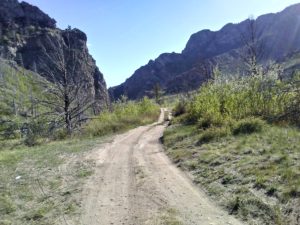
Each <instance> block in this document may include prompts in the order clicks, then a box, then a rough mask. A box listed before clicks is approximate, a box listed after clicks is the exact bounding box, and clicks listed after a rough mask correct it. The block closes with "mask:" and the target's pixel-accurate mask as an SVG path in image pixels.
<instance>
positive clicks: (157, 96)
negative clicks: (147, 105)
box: [152, 83, 164, 104]
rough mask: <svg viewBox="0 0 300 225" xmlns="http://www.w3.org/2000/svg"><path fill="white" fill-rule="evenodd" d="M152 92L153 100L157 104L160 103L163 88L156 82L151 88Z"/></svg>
mask: <svg viewBox="0 0 300 225" xmlns="http://www.w3.org/2000/svg"><path fill="white" fill-rule="evenodd" d="M152 93H153V95H154V98H155V102H156V103H157V104H160V103H161V97H162V95H163V93H164V92H163V90H162V89H161V87H160V85H159V83H156V84H155V85H154V86H153V90H152Z"/></svg>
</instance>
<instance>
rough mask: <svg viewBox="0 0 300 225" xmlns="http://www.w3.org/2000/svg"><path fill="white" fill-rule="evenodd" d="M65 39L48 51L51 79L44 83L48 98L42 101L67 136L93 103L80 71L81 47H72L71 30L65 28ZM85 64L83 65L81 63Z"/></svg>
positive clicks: (48, 66)
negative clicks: (78, 48)
mask: <svg viewBox="0 0 300 225" xmlns="http://www.w3.org/2000/svg"><path fill="white" fill-rule="evenodd" d="M66 32H67V34H66V38H65V40H61V41H58V42H57V43H56V44H57V46H56V50H55V51H52V52H46V51H45V53H44V54H45V57H46V59H47V64H45V65H44V66H45V68H44V69H43V70H44V71H46V72H45V73H44V75H46V77H48V80H50V82H43V86H44V92H45V94H46V96H47V97H46V98H45V99H42V100H39V103H41V104H43V105H45V106H47V107H48V108H49V109H50V111H48V112H47V113H46V114H47V115H49V116H53V117H54V118H55V123H56V124H57V125H58V126H64V127H65V129H66V131H67V133H68V135H71V134H72V132H73V131H74V129H75V128H76V127H77V126H78V124H79V123H80V122H81V121H82V114H83V113H84V112H85V111H87V110H88V109H89V108H90V107H91V106H92V105H93V104H94V101H93V100H92V98H91V96H90V95H89V94H88V93H86V91H85V90H86V84H87V81H86V80H85V79H84V77H83V76H80V75H79V74H77V70H78V67H79V66H80V63H79V58H78V57H77V56H78V54H79V52H78V51H79V50H77V49H75V48H74V46H72V40H71V39H70V32H72V31H71V30H69V29H68V30H66ZM81 66H82V64H81Z"/></svg>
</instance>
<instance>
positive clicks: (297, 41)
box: [109, 4, 300, 99]
mask: <svg viewBox="0 0 300 225" xmlns="http://www.w3.org/2000/svg"><path fill="white" fill-rule="evenodd" d="M299 15H300V4H296V5H292V6H290V7H288V8H286V9H285V10H283V11H282V12H279V13H276V14H266V15H263V16H260V17H258V18H257V19H256V20H255V29H256V34H257V36H256V39H257V41H258V42H259V44H261V45H263V57H262V58H261V63H266V62H268V61H270V60H272V61H278V62H281V61H285V58H286V56H288V55H290V54H293V53H295V52H299V51H300V17H299ZM249 22H250V20H249V19H248V20H245V21H243V22H241V23H238V24H232V23H229V24H227V25H225V26H224V27H223V28H222V29H221V30H219V31H210V30H202V31H200V32H197V33H195V34H193V35H192V36H191V38H190V40H189V41H188V43H187V45H186V47H185V49H184V50H183V51H182V53H181V54H177V53H164V54H162V55H160V56H159V57H158V58H157V59H155V60H154V61H153V60H150V61H149V63H148V64H147V65H145V66H142V67H141V68H139V69H138V70H136V71H135V73H134V74H133V75H132V76H131V77H130V78H128V79H127V80H126V81H125V82H124V83H122V84H121V85H119V86H116V87H113V88H110V90H109V92H110V95H111V96H112V98H114V99H118V98H119V97H120V96H121V95H127V96H128V97H129V98H131V99H137V98H141V97H142V96H144V95H145V94H147V93H149V90H152V89H153V86H154V85H155V84H157V83H158V84H160V86H161V87H162V88H164V89H165V90H166V92H167V93H176V92H182V91H188V90H193V89H196V88H198V87H199V86H200V85H201V84H202V83H203V82H204V81H206V80H207V79H208V78H209V77H210V74H211V71H212V67H213V66H215V65H218V67H219V69H220V70H221V71H222V72H225V73H237V72H238V71H243V66H242V64H243V63H242V62H241V54H242V53H243V50H244V47H245V41H244V40H243V38H242V36H244V35H246V36H247V35H248V34H249ZM287 43H288V44H287Z"/></svg>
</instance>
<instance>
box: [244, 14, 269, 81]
mask: <svg viewBox="0 0 300 225" xmlns="http://www.w3.org/2000/svg"><path fill="white" fill-rule="evenodd" d="M240 33H241V41H242V44H243V45H244V47H243V50H242V52H241V54H240V56H241V59H242V61H243V62H244V64H245V66H246V68H247V71H248V74H249V75H252V76H255V75H258V74H259V62H260V61H261V60H262V58H263V56H264V43H263V41H262V40H260V39H259V35H258V29H257V23H256V20H255V19H254V18H253V17H249V19H248V20H247V27H246V30H245V31H241V32H240Z"/></svg>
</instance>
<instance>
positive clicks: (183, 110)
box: [173, 101, 187, 117]
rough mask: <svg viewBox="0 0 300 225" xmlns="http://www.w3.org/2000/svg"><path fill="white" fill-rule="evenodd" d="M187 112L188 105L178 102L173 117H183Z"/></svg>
mask: <svg viewBox="0 0 300 225" xmlns="http://www.w3.org/2000/svg"><path fill="white" fill-rule="evenodd" d="M186 112H187V103H186V102H185V101H180V102H178V103H177V104H176V105H175V107H174V109H173V116H175V117H177V116H181V115H183V114H185V113H186Z"/></svg>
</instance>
